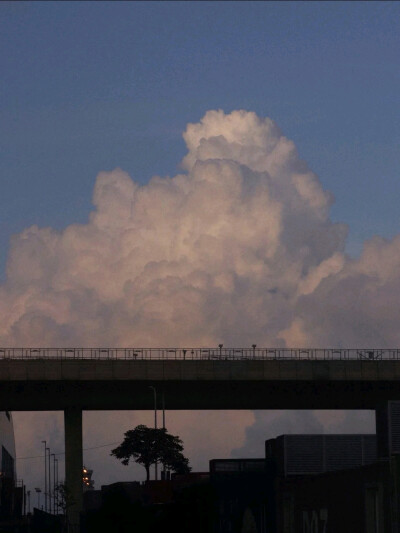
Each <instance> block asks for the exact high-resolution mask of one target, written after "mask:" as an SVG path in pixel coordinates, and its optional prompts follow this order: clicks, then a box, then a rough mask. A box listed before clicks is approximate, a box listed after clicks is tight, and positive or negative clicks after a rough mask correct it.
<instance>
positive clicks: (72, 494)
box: [64, 407, 83, 533]
mask: <svg viewBox="0 0 400 533" xmlns="http://www.w3.org/2000/svg"><path fill="white" fill-rule="evenodd" d="M64 429H65V487H66V491H67V495H68V496H67V500H68V499H69V501H67V505H68V508H67V519H68V523H69V531H70V532H71V533H79V528H80V513H81V511H82V506H83V505H82V504H83V485H82V468H83V453H82V410H81V409H77V408H72V407H71V408H68V409H65V411H64Z"/></svg>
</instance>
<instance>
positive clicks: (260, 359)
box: [0, 345, 400, 533]
mask: <svg viewBox="0 0 400 533" xmlns="http://www.w3.org/2000/svg"><path fill="white" fill-rule="evenodd" d="M150 386H152V387H155V388H156V390H157V392H163V393H164V396H165V403H166V408H167V409H169V410H173V409H376V408H377V407H378V406H380V405H384V404H385V403H386V402H387V401H389V400H400V350H398V349H393V350H358V349H356V350H347V349H340V350H311V349H304V350H302V349H286V348H285V349H259V348H256V346H255V345H253V346H252V348H251V349H250V348H249V349H224V348H223V347H222V345H219V347H218V348H217V349H203V348H201V349H133V348H132V349H128V348H123V349H110V348H107V349H101V348H93V349H92V348H88V349H83V348H71V349H65V348H63V349H58V348H20V349H18V348H0V409H1V410H9V411H18V410H22V411H39V410H43V411H50V410H63V411H64V427H65V454H66V456H65V460H66V485H67V487H68V488H69V490H70V491H71V494H72V496H73V498H74V501H75V503H74V505H72V506H71V507H70V508H69V510H68V516H69V521H70V524H71V531H73V532H74V533H77V532H78V530H79V520H80V518H79V516H80V515H79V513H80V510H81V509H82V411H83V410H89V409H96V410H105V409H107V410H113V409H115V410H120V409H132V410H136V409H153V408H154V404H153V395H152V394H151V393H150V391H149V387H150Z"/></svg>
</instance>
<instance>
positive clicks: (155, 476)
mask: <svg viewBox="0 0 400 533" xmlns="http://www.w3.org/2000/svg"><path fill="white" fill-rule="evenodd" d="M149 388H150V389H152V391H153V393H154V429H157V391H156V389H155V387H153V386H152V385H150V386H149ZM157 470H158V469H157V461H156V462H155V463H154V478H155V480H156V481H157V479H158V475H157V474H158V471H157Z"/></svg>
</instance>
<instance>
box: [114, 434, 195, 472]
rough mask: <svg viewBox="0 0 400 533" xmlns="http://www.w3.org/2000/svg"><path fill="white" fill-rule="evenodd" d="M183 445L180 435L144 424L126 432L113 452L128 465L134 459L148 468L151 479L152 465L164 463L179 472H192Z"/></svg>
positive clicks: (166, 466)
mask: <svg viewBox="0 0 400 533" xmlns="http://www.w3.org/2000/svg"><path fill="white" fill-rule="evenodd" d="M182 452H183V445H182V441H181V439H180V438H179V437H176V436H174V435H170V434H169V433H168V432H167V430H166V429H164V428H160V429H155V428H149V427H147V426H145V425H143V424H141V425H139V426H136V427H135V429H130V430H129V431H127V432H126V433H125V438H124V440H123V442H122V443H121V444H120V445H119V446H118V447H117V448H114V450H111V454H110V455H113V456H114V457H116V458H117V459H120V460H121V462H122V464H123V465H128V464H129V461H130V460H131V459H133V460H134V461H135V462H136V463H138V464H140V465H142V466H144V468H145V469H146V479H147V481H149V479H150V467H151V465H154V464H155V463H162V464H163V465H164V467H165V468H167V469H168V470H172V471H173V472H176V473H178V474H185V473H187V472H190V470H191V468H190V466H189V461H188V459H187V458H186V457H185V456H184V455H183V453H182Z"/></svg>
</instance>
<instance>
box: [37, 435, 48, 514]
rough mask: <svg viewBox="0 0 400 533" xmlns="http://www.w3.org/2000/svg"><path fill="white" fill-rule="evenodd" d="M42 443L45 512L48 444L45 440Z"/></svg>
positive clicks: (45, 505) (45, 502)
mask: <svg viewBox="0 0 400 533" xmlns="http://www.w3.org/2000/svg"><path fill="white" fill-rule="evenodd" d="M42 443H43V444H44V510H45V511H47V453H46V452H47V443H46V441H45V440H42ZM35 490H36V489H35Z"/></svg>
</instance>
